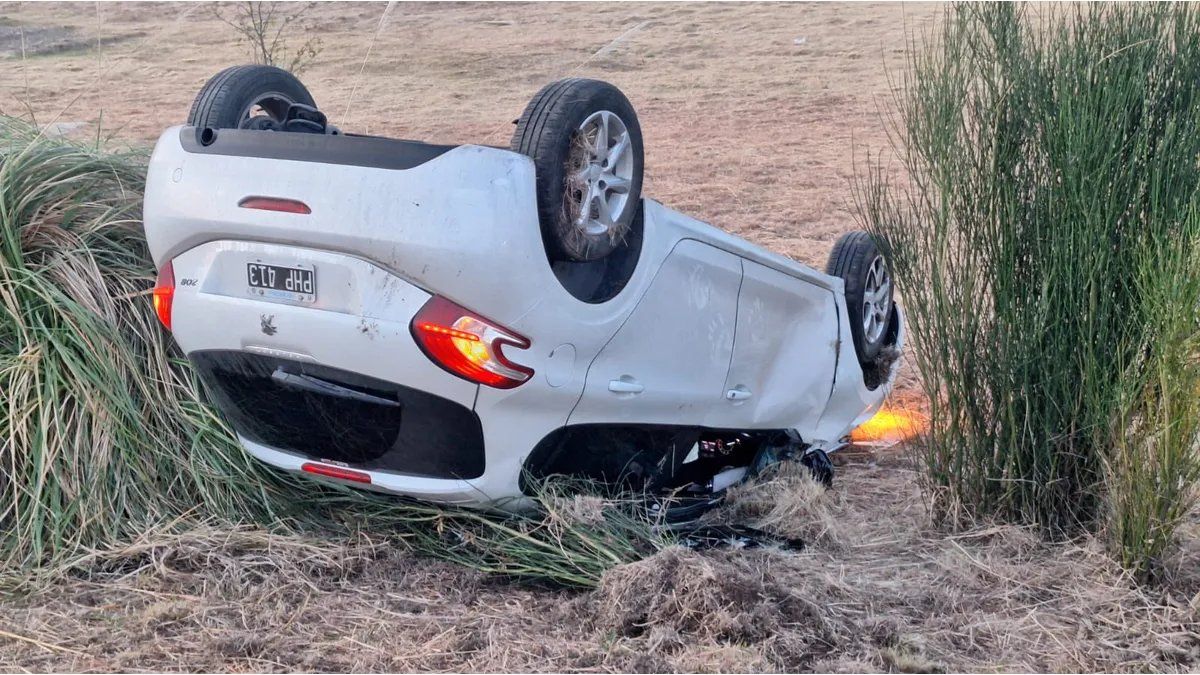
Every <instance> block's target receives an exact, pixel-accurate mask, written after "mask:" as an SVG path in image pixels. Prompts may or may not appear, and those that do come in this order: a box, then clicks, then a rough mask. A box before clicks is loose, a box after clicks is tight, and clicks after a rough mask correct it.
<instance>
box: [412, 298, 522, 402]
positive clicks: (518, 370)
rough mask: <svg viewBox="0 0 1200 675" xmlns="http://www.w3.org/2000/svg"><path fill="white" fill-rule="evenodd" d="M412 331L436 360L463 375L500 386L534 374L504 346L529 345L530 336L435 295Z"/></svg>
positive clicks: (434, 360)
mask: <svg viewBox="0 0 1200 675" xmlns="http://www.w3.org/2000/svg"><path fill="white" fill-rule="evenodd" d="M412 334H413V338H415V339H416V341H417V344H418V345H420V346H421V350H422V351H424V352H425V355H426V356H428V357H429V358H430V359H431V360H432V361H433V362H434V363H436V364H438V365H439V366H441V367H442V368H445V369H446V370H448V371H450V372H451V373H454V374H455V375H458V376H459V377H461V378H464V379H467V380H470V381H471V382H477V383H479V384H486V385H487V386H489V387H496V388H497V389H511V388H513V387H515V386H517V385H519V384H521V383H523V382H525V381H526V380H528V379H529V378H530V376H531V375H533V370H532V369H531V368H526V367H525V366H522V365H519V364H516V363H513V362H512V361H509V360H508V358H507V357H505V355H504V352H503V349H504V348H505V347H513V348H516V349H528V348H529V340H528V339H527V338H525V337H522V336H520V335H518V334H516V333H514V332H512V331H510V330H508V329H507V328H504V327H502V326H498V325H496V324H495V323H492V322H491V321H488V320H487V319H485V318H483V317H481V316H479V315H478V314H475V313H473V312H471V311H468V310H466V309H463V308H462V307H459V306H458V305H456V304H454V303H453V302H450V301H449V300H447V299H445V298H442V297H438V296H434V297H432V298H430V299H429V302H426V303H425V306H424V307H422V308H421V311H419V312H417V315H416V316H415V317H413V320H412Z"/></svg>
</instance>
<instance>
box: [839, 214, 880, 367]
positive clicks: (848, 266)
mask: <svg viewBox="0 0 1200 675" xmlns="http://www.w3.org/2000/svg"><path fill="white" fill-rule="evenodd" d="M825 272H826V273H827V274H830V275H832V276H836V277H841V278H842V281H844V282H845V284H846V309H847V311H849V313H850V317H849V318H850V333H851V335H852V336H853V338H854V351H855V352H856V353H857V354H858V361H859V363H861V364H863V365H868V364H870V363H872V362H873V361H874V360H875V359H876V358H877V357H878V356H879V353H880V352H881V351H882V350H883V348H884V346H885V345H886V343H887V340H888V339H889V337H890V333H891V322H892V317H893V316H894V315H895V313H894V312H893V311H892V301H893V298H892V273H891V269H890V268H889V267H888V264H887V259H885V258H884V257H883V254H882V253H880V251H879V247H877V246H876V245H875V241H874V240H873V239H871V235H869V234H867V233H866V232H847V233H846V234H844V235H842V237H841V238H840V239H838V241H837V243H836V244H834V246H833V251H831V252H830V253H829V262H828V263H826V265H825Z"/></svg>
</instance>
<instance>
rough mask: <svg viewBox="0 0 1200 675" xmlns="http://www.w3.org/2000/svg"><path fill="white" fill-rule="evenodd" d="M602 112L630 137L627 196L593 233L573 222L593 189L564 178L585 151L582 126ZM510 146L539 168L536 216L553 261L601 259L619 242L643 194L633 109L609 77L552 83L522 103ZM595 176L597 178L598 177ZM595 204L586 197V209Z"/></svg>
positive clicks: (603, 188)
mask: <svg viewBox="0 0 1200 675" xmlns="http://www.w3.org/2000/svg"><path fill="white" fill-rule="evenodd" d="M601 111H608V112H611V113H613V114H614V115H615V116H616V117H617V118H619V120H620V122H621V123H622V124H623V125H624V128H625V131H626V132H627V137H628V139H629V145H628V146H627V150H626V153H627V154H628V156H629V157H630V158H631V159H632V164H631V165H625V164H623V163H624V162H625V161H626V160H625V156H626V154H625V153H622V154H621V162H622V167H623V168H622V171H627V172H631V174H632V175H630V176H629V177H628V178H627V180H628V184H627V185H625V188H626V189H627V192H625V193H623V194H624V195H626V198H625V201H624V202H623V205H622V206H620V212H619V214H617V215H616V217H614V218H612V221H613V222H612V223H611V224H604V226H606V227H607V228H608V229H607V230H605V231H599V232H597V231H589V230H587V229H585V227H584V226H582V225H577V223H576V216H578V214H579V213H580V212H581V210H582V208H584V207H583V206H582V205H581V204H579V202H580V201H582V200H583V198H584V196H585V195H590V194H592V193H590V192H586V189H587V188H585V187H581V186H582V185H585V184H582V183H580V182H579V181H577V180H576V181H574V182H569V181H568V180H567V178H568V173H572V174H573V173H577V172H574V171H572V172H569V171H568V169H569V167H570V166H571V165H572V164H573V163H575V162H576V161H577V160H578V157H579V156H580V155H581V153H582V152H583V150H582V149H581V147H582V146H581V145H578V144H581V143H583V140H582V139H581V137H580V134H579V129H580V126H581V125H583V124H584V122H586V121H588V120H589V119H591V118H592V116H593V115H594V114H596V113H599V112H601ZM589 128H590V127H589ZM510 145H511V147H512V149H513V150H515V151H516V152H519V153H522V154H525V155H528V156H530V157H532V158H533V163H534V166H535V167H536V171H537V203H538V218H539V220H540V221H541V227H542V236H543V239H544V240H545V242H546V250H547V252H548V253H549V254H550V257H551V259H552V260H553V259H558V260H573V261H579V262H584V261H589V260H599V259H600V258H603V257H605V256H607V255H608V254H609V253H612V252H613V251H614V250H615V249H616V248H617V247H619V246H620V245H621V244H622V242H623V241H624V240H625V237H626V235H627V234H628V233H629V228H630V224H631V223H632V222H633V219H634V216H635V215H636V214H637V211H638V202H639V201H640V200H641V196H642V166H643V154H642V147H643V146H642V128H641V126H640V125H639V124H638V119H637V113H635V112H634V110H633V105H631V104H630V103H629V99H627V98H625V95H624V94H622V93H621V90H619V89H617V88H616V87H614V86H613V85H611V84H609V83H607V82H601V81H599V80H587V79H582V78H569V79H565V80H558V81H557V82H551V83H550V84H548V85H546V86H545V87H543V88H542V90H541V91H539V92H538V93H537V95H536V96H534V97H533V100H531V101H530V102H529V105H527V106H526V107H525V111H524V112H523V113H522V114H521V117H520V119H518V120H517V130H516V132H515V133H514V134H513V138H512V143H511V144H510ZM593 159H594V162H592V163H594V164H596V166H597V167H599V163H598V162H599V161H600V160H599V158H595V157H593ZM606 161H607V160H606ZM604 166H605V167H607V164H605V165H604ZM597 170H599V169H597ZM613 171H614V172H615V169H614V170H613ZM596 180H597V181H599V180H601V179H600V178H599V177H597V178H596ZM597 186H598V188H599V189H601V191H602V192H603V194H604V195H605V196H604V197H603V200H604V203H608V199H609V197H608V193H609V190H608V189H607V187H606V183H604V182H599V183H597ZM612 192H613V198H614V199H616V201H620V197H621V195H622V193H619V192H617V191H612ZM594 203H595V202H594V201H592V200H588V204H587V206H586V208H587V209H588V213H589V214H590V213H592V209H593V204H594ZM614 208H615V204H614ZM597 223H599V220H597ZM593 229H598V228H597V227H593Z"/></svg>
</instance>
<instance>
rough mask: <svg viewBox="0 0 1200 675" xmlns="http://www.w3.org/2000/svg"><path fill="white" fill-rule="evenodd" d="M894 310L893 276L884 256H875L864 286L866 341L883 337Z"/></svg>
mask: <svg viewBox="0 0 1200 675" xmlns="http://www.w3.org/2000/svg"><path fill="white" fill-rule="evenodd" d="M891 311H892V277H891V275H890V274H888V269H887V263H886V261H884V259H883V256H881V255H880V256H875V259H874V260H872V261H871V266H870V268H869V269H868V270H867V281H866V284H864V286H863V313H862V327H863V336H864V337H865V338H866V341H867V342H869V343H871V344H874V343H876V342H879V340H880V339H881V338H882V337H883V331H884V329H885V328H886V327H887V318H888V314H889V313H891Z"/></svg>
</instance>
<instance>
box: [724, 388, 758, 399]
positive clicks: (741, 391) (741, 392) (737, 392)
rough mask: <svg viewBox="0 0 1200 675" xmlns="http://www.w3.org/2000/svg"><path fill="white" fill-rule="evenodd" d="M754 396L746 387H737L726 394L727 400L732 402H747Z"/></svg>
mask: <svg viewBox="0 0 1200 675" xmlns="http://www.w3.org/2000/svg"><path fill="white" fill-rule="evenodd" d="M753 395H754V394H752V393H750V390H749V389H746V388H745V387H735V388H733V389H730V390H729V391H727V392H725V398H726V399H727V400H730V401H745V400H746V399H748V398H750V397H751V396H753Z"/></svg>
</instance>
